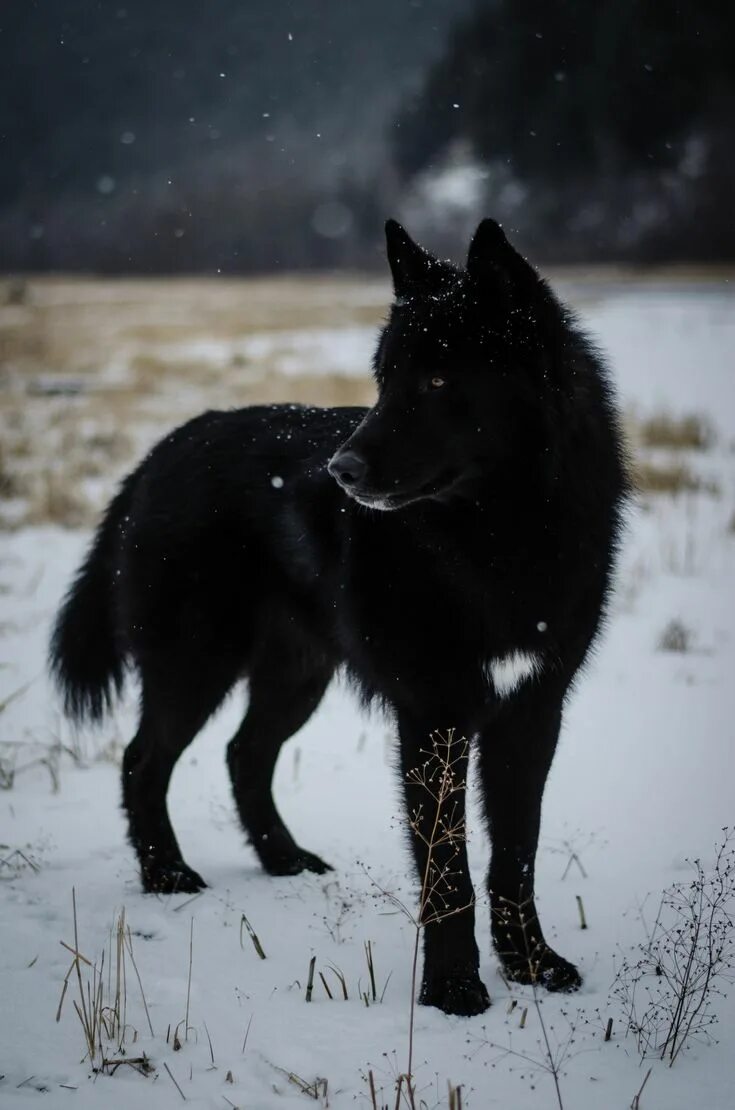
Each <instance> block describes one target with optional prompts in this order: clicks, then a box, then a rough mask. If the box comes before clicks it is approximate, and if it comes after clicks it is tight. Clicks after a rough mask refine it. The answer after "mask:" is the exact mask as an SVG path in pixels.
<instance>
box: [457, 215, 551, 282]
mask: <svg viewBox="0 0 735 1110" xmlns="http://www.w3.org/2000/svg"><path fill="white" fill-rule="evenodd" d="M467 272H468V273H469V274H471V275H472V276H473V277H475V278H478V279H480V280H482V278H484V277H490V278H494V279H495V281H496V282H497V279H498V277H500V278H502V279H505V280H506V281H507V282H509V284H511V285H519V284H528V283H531V282H532V283H534V284H537V283H538V281H539V276H538V274H537V273H536V271H535V270H534V268H533V266H531V265H530V264H529V263H528V262H526V260H525V258H523V256H522V255H520V254H519V253H518V251H517V250H515V249H514V248H513V247H512V246H511V245H510V243H509V242H508V240H507V239H506V237H505V233H504V232H503V229H502V228H501V226H500V224H498V223H496V222H495V220H483V221H482V223H481V224H480V226H479V227H478V229H477V231H476V232H475V234H474V236H473V237H472V242H471V243H470V250H469V254H468V255H467Z"/></svg>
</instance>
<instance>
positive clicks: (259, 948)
mask: <svg viewBox="0 0 735 1110" xmlns="http://www.w3.org/2000/svg"><path fill="white" fill-rule="evenodd" d="M243 929H245V931H246V932H247V934H248V936H249V937H250V939H251V941H252V942H253V948H254V949H255V951H256V952H257V953H258V955H259V956H260V958H261V960H264V959H265V958H266V956H265V952H264V951H263V945H262V944H261V943H260V939H259V938H258V934H257V933H256V932H255V930H254V929H253V927H252V925H251V924H250V922H249V921H248V919H247V917H246V916H245V914H243V915H242V916H241V918H240V947H241V948H242V946H243V944H242V931H243Z"/></svg>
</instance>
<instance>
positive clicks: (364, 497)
mask: <svg viewBox="0 0 735 1110" xmlns="http://www.w3.org/2000/svg"><path fill="white" fill-rule="evenodd" d="M456 482H457V475H456V474H455V473H454V471H445V472H444V473H443V474H441V475H440V476H439V477H438V478H432V479H431V481H430V482H425V483H424V484H423V485H422V486H418V487H417V488H416V489H414V490H400V491H399V492H392V493H385V492H378V491H373V490H359V491H358V490H351V489H348V488H346V487H343V489H344V491H345V493H346V494H348V495H349V496H350V497H351V498H352V499H353V501H357V503H358V504H359V505H363V506H364V507H365V508H366V509H377V510H379V511H382V512H391V511H394V510H396V509H402V508H404V507H405V506H407V505H412V504H414V503H415V502H416V501H429V500H433V501H443V500H445V498H446V496H447V495H448V494H449V493H450V491H451V490H452V489H453V487H454V486H455V485H456Z"/></svg>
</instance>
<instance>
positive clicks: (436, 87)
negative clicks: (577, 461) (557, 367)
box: [0, 0, 735, 273]
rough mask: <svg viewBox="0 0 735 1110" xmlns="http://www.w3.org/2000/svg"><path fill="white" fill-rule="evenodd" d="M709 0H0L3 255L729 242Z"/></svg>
mask: <svg viewBox="0 0 735 1110" xmlns="http://www.w3.org/2000/svg"><path fill="white" fill-rule="evenodd" d="M734 42H735V4H733V3H732V0H678V2H673V0H647V2H643V0H596V2H593V0H587V2H583V0H482V2H477V0H367V2H365V3H357V2H350V0H290V2H287V0H119V2H108V0H4V2H3V4H2V7H0V93H1V95H0V269H4V270H43V269H60V270H91V271H98V272H113V273H114V272H123V273H126V272H127V273H146V272H164V273H165V272H182V271H212V272H216V271H221V272H223V273H232V272H247V271H272V270H284V271H285V270H295V269H305V268H337V267H352V268H365V267H372V266H373V265H376V264H377V263H378V260H379V245H380V242H381V234H382V223H383V221H384V219H385V217H386V215H397V216H398V217H400V218H403V219H405V220H406V222H407V223H409V225H410V228H411V230H412V232H414V233H415V234H417V235H419V236H421V237H422V238H423V240H424V241H425V242H426V243H427V244H428V245H431V246H433V247H434V248H435V249H439V250H441V251H442V252H443V253H451V251H452V250H453V249H455V248H456V245H457V241H458V239H459V237H460V236H465V235H466V234H467V233H468V231H469V228H470V227H471V225H472V224H473V223H474V222H475V221H476V220H477V219H478V218H480V217H481V216H483V215H493V216H495V217H496V218H498V219H500V220H502V221H503V222H504V223H505V224H506V225H507V226H509V227H510V228H512V229H513V231H514V233H515V234H516V236H517V237H518V238H519V239H520V241H521V243H522V244H523V245H525V246H526V247H527V248H528V249H529V250H532V251H533V255H534V257H535V258H538V259H546V260H556V261H596V260H608V259H617V260H636V261H646V262H649V261H673V260H696V261H705V262H710V261H721V260H730V259H732V258H733V257H735V220H733V216H732V198H733V195H735V153H734V151H735V47H734V46H733V43H734Z"/></svg>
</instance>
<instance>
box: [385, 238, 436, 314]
mask: <svg viewBox="0 0 735 1110" xmlns="http://www.w3.org/2000/svg"><path fill="white" fill-rule="evenodd" d="M385 242H386V246H387V248H388V265H389V266H390V271H391V273H392V275H393V289H394V291H395V294H396V296H397V297H401V296H403V294H405V293H408V292H410V290H412V289H415V288H416V287H417V286H422V285H427V284H429V282H430V280H431V270H432V267H433V266H437V265H438V263H437V261H436V259H435V258H434V257H433V255H431V254H429V252H428V251H425V250H424V249H423V247H420V246H419V245H418V243H414V241H413V239H412V238H411V236H410V235H409V234H408V232H407V231H405V230H404V229H403V228H402V227H401V225H400V224H399V223H396V221H395V220H386V224H385Z"/></svg>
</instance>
